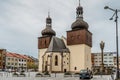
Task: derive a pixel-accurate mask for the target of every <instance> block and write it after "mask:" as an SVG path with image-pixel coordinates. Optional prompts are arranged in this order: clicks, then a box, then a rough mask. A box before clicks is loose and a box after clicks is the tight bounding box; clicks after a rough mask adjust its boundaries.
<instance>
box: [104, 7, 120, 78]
mask: <svg viewBox="0 0 120 80" xmlns="http://www.w3.org/2000/svg"><path fill="white" fill-rule="evenodd" d="M104 9H109V10H111V11H113V12H114V14H113V15H112V17H111V18H110V20H113V17H114V16H115V22H116V52H117V75H116V79H119V53H118V12H120V10H118V9H112V8H110V7H108V6H105V7H104Z"/></svg>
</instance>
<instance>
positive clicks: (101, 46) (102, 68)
mask: <svg viewBox="0 0 120 80" xmlns="http://www.w3.org/2000/svg"><path fill="white" fill-rule="evenodd" d="M104 46H105V43H104V42H103V41H101V43H100V48H101V73H103V70H104V63H103V49H104Z"/></svg>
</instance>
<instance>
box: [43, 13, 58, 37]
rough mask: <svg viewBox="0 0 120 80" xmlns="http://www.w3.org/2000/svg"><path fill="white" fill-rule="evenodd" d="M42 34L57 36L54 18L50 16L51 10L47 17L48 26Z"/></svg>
mask: <svg viewBox="0 0 120 80" xmlns="http://www.w3.org/2000/svg"><path fill="white" fill-rule="evenodd" d="M41 33H42V36H55V35H56V32H55V31H54V30H53V29H52V19H51V17H50V12H48V17H47V18H46V28H45V29H44V30H42V32H41Z"/></svg>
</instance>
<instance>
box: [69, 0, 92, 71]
mask: <svg viewBox="0 0 120 80" xmlns="http://www.w3.org/2000/svg"><path fill="white" fill-rule="evenodd" d="M88 27H89V25H88V24H87V22H85V21H84V20H83V7H82V6H81V5H80V0H79V6H78V7H77V8H76V21H75V22H73V23H72V25H71V29H72V30H70V31H67V46H68V48H69V49H70V70H71V71H72V72H79V71H80V70H81V69H87V68H88V69H91V47H92V33H91V32H90V31H89V30H88Z"/></svg>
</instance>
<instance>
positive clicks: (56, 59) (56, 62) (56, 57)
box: [55, 55, 58, 66]
mask: <svg viewBox="0 0 120 80" xmlns="http://www.w3.org/2000/svg"><path fill="white" fill-rule="evenodd" d="M55 66H58V56H57V55H56V56H55Z"/></svg>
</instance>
